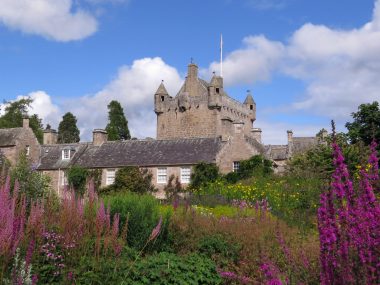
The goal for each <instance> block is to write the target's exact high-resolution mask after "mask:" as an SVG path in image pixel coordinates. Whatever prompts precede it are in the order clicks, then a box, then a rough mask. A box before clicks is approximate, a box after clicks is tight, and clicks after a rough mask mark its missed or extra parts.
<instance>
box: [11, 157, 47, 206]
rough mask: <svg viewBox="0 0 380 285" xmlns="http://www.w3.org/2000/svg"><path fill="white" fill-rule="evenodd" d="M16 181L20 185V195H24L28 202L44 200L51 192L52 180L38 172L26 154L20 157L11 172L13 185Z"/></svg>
mask: <svg viewBox="0 0 380 285" xmlns="http://www.w3.org/2000/svg"><path fill="white" fill-rule="evenodd" d="M16 181H18V183H19V187H20V188H19V192H20V194H24V195H25V197H26V199H27V201H28V202H30V201H31V200H39V199H42V198H43V197H45V196H46V194H47V193H48V192H49V191H50V178H49V177H48V176H46V175H44V174H42V173H41V172H39V171H36V170H35V169H34V166H33V165H31V162H30V161H29V160H28V158H27V156H26V155H25V153H21V154H20V155H19V158H18V160H17V163H16V165H15V167H14V168H13V169H12V170H11V182H12V185H14V184H15V182H16ZM12 188H13V186H12Z"/></svg>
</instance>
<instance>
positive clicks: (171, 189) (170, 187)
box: [164, 174, 184, 200]
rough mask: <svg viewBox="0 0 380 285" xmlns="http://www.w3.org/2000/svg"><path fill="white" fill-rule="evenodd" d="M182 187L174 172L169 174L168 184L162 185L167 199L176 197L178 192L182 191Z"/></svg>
mask: <svg viewBox="0 0 380 285" xmlns="http://www.w3.org/2000/svg"><path fill="white" fill-rule="evenodd" d="M183 190H184V189H183V187H182V185H181V182H180V181H179V179H178V176H177V177H175V176H174V174H172V175H170V177H169V181H168V184H167V185H166V186H165V187H164V192H165V196H166V199H167V200H175V199H178V197H179V194H180V193H181V192H183Z"/></svg>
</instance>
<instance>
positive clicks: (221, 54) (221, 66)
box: [220, 34, 223, 77]
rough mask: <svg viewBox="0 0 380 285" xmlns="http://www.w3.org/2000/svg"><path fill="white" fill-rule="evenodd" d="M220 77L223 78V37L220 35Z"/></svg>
mask: <svg viewBox="0 0 380 285" xmlns="http://www.w3.org/2000/svg"><path fill="white" fill-rule="evenodd" d="M220 76H221V77H223V35H222V34H220Z"/></svg>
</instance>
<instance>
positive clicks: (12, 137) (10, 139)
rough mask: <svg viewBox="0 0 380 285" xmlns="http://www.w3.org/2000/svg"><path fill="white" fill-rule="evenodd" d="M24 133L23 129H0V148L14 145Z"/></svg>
mask: <svg viewBox="0 0 380 285" xmlns="http://www.w3.org/2000/svg"><path fill="white" fill-rule="evenodd" d="M25 131H26V129H25V128H11V129H0V147H2V146H3V147H4V146H14V145H16V141H17V138H18V137H19V136H20V135H21V134H22V133H23V132H25Z"/></svg>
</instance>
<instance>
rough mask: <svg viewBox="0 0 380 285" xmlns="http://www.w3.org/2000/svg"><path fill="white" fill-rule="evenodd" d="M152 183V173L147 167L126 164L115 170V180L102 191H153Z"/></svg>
mask: <svg viewBox="0 0 380 285" xmlns="http://www.w3.org/2000/svg"><path fill="white" fill-rule="evenodd" d="M155 191H156V189H155V187H154V185H153V184H152V174H151V173H150V172H149V170H148V169H146V168H143V169H140V168H139V167H137V166H127V167H123V168H121V169H119V170H118V171H117V172H116V176H115V182H114V184H112V185H111V186H109V187H108V189H104V191H103V192H105V193H107V192H111V193H112V192H134V193H139V194H145V193H151V192H155Z"/></svg>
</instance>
